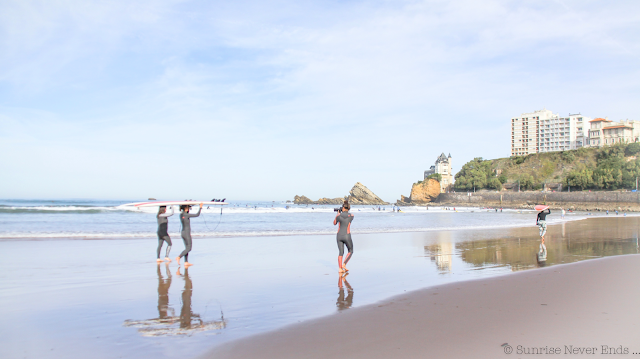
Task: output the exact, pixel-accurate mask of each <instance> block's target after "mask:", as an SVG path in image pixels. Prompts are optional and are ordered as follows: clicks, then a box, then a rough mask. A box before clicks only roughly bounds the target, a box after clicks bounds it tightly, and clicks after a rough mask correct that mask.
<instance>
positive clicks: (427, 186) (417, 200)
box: [396, 178, 440, 206]
mask: <svg viewBox="0 0 640 359" xmlns="http://www.w3.org/2000/svg"><path fill="white" fill-rule="evenodd" d="M439 195H440V182H438V181H436V180H435V179H433V178H429V179H427V180H424V181H421V182H418V183H414V184H413V186H411V194H410V195H409V197H405V196H403V195H400V199H399V200H398V201H397V202H396V204H397V205H399V206H407V205H408V206H416V205H423V204H427V203H429V202H433V201H435V200H436V198H438V196H439Z"/></svg>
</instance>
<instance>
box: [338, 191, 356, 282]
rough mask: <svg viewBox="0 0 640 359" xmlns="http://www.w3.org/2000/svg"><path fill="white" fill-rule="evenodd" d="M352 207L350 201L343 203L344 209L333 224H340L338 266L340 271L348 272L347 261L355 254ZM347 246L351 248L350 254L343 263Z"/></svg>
mask: <svg viewBox="0 0 640 359" xmlns="http://www.w3.org/2000/svg"><path fill="white" fill-rule="evenodd" d="M350 209H351V205H350V204H349V202H348V201H344V204H343V205H342V210H341V211H340V213H338V215H337V216H336V218H335V219H334V220H333V225H334V226H335V225H336V224H337V225H338V234H337V236H336V240H337V242H338V250H339V251H340V253H339V255H338V267H339V270H338V271H339V272H340V273H344V272H347V271H348V269H347V267H346V265H347V262H349V259H351V255H352V254H353V241H352V240H351V222H352V221H353V214H350V213H349V210H350ZM345 245H346V246H347V249H348V250H349V254H347V257H346V258H345V260H344V263H342V256H343V255H344V246H345Z"/></svg>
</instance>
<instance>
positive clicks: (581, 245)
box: [424, 222, 640, 274]
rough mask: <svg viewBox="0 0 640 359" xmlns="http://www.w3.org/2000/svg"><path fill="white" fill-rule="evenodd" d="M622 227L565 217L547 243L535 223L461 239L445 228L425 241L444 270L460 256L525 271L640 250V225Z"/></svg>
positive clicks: (479, 264) (481, 265)
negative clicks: (429, 241)
mask: <svg viewBox="0 0 640 359" xmlns="http://www.w3.org/2000/svg"><path fill="white" fill-rule="evenodd" d="M626 223H629V222H626ZM567 227H569V228H567ZM620 227H622V228H620ZM620 227H618V228H616V231H615V232H614V233H610V232H609V233H607V231H611V228H608V227H600V226H597V225H594V223H593V222H569V223H564V222H563V223H560V224H557V225H553V226H549V230H548V232H547V236H546V238H547V239H546V242H545V243H544V244H541V243H540V238H539V237H538V236H536V234H537V232H536V231H535V230H534V229H531V228H517V229H508V230H505V231H504V232H505V233H504V235H502V236H498V237H494V238H477V239H474V240H465V241H456V240H455V238H453V237H452V236H455V234H453V235H452V232H443V233H439V234H438V235H437V238H436V240H435V243H433V244H430V245H426V246H424V253H425V257H427V258H429V259H430V260H431V262H433V263H434V264H435V265H436V267H437V269H438V273H440V274H448V273H452V272H453V267H452V263H453V262H454V257H459V258H460V259H461V260H462V261H463V262H464V263H465V264H467V265H468V267H470V268H466V269H467V270H485V269H491V268H498V267H509V268H510V269H511V271H519V270H525V269H531V268H537V267H544V266H547V265H555V264H562V263H572V262H578V261H582V260H587V259H592V258H599V257H608V256H615V255H624V254H637V253H640V247H639V245H638V235H639V233H640V228H639V227H638V226H637V225H634V224H630V225H627V226H620ZM459 270H461V269H459Z"/></svg>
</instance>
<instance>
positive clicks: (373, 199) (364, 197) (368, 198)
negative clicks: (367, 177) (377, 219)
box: [347, 182, 389, 205]
mask: <svg viewBox="0 0 640 359" xmlns="http://www.w3.org/2000/svg"><path fill="white" fill-rule="evenodd" d="M347 199H348V200H349V203H350V204H352V205H354V204H367V205H369V204H389V203H388V202H385V201H383V200H382V198H380V197H378V196H376V195H375V193H373V192H371V190H370V189H368V188H367V187H366V186H365V185H363V184H362V183H360V182H356V184H355V185H354V186H353V188H351V191H349V196H348V197H347Z"/></svg>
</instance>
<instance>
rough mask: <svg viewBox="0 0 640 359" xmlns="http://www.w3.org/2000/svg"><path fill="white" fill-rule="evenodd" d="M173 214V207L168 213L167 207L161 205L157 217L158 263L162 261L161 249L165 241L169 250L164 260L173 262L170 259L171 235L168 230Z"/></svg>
mask: <svg viewBox="0 0 640 359" xmlns="http://www.w3.org/2000/svg"><path fill="white" fill-rule="evenodd" d="M171 216H173V207H171V213H167V207H166V206H160V208H159V209H158V214H157V215H156V218H157V219H158V251H157V252H158V253H157V254H158V259H157V262H158V263H160V262H162V259H160V250H161V249H162V245H163V244H164V242H167V252H166V253H165V256H164V260H165V261H167V262H171V259H169V252H171V237H169V232H168V227H169V217H171Z"/></svg>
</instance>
